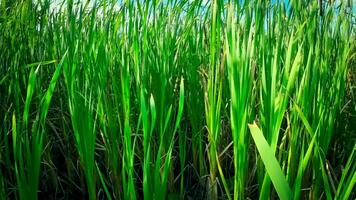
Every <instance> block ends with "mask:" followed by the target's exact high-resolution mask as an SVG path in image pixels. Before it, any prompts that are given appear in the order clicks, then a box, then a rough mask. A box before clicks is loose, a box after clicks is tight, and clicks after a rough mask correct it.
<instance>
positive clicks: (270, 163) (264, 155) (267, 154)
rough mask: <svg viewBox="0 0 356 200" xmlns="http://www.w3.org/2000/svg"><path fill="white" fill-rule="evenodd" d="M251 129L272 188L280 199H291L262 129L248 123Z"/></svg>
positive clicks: (284, 179)
mask: <svg viewBox="0 0 356 200" xmlns="http://www.w3.org/2000/svg"><path fill="white" fill-rule="evenodd" d="M248 126H249V128H250V131H251V135H252V138H253V140H254V141H255V144H256V147H257V150H258V152H259V153H260V156H261V159H262V161H263V164H264V165H265V167H266V171H267V173H268V175H269V176H270V178H271V180H272V183H273V185H274V188H275V189H276V191H277V194H278V196H279V198H280V199H281V200H290V199H292V190H291V189H290V187H289V184H288V182H287V180H286V178H285V176H284V174H283V172H282V169H281V167H280V166H279V163H278V161H277V159H276V157H275V156H274V153H273V151H272V149H271V147H270V146H269V145H268V143H267V141H266V139H265V138H264V136H263V134H262V131H261V130H260V129H259V128H258V126H257V125H256V124H255V123H254V124H252V125H251V124H249V125H248Z"/></svg>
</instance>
